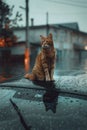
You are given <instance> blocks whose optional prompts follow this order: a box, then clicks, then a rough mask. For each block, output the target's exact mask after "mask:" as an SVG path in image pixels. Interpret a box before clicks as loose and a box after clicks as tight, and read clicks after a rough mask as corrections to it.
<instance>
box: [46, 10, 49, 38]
mask: <svg viewBox="0 0 87 130" xmlns="http://www.w3.org/2000/svg"><path fill="white" fill-rule="evenodd" d="M48 20H49V14H48V12H47V13H46V27H47V31H46V32H47V34H46V35H47V36H48V33H49V24H48Z"/></svg>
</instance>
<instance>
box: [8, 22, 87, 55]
mask: <svg viewBox="0 0 87 130" xmlns="http://www.w3.org/2000/svg"><path fill="white" fill-rule="evenodd" d="M25 31H26V28H25V27H16V28H13V33H14V35H16V36H17V37H18V41H17V43H18V45H19V46H20V48H19V47H17V46H14V47H11V50H12V52H11V53H12V54H15V55H16V54H19V55H21V54H23V53H24V51H25V42H26V39H25V38H26V37H25V34H26V33H25ZM49 33H52V34H53V40H54V45H55V48H56V49H57V54H58V55H60V56H61V55H62V56H64V55H65V54H68V55H69V53H70V55H71V57H73V55H74V54H75V53H73V51H75V50H76V51H78V50H79V51H81V50H87V33H85V32H82V31H80V30H79V26H78V23H65V24H49V25H48V24H47V25H38V26H34V22H33V20H32V22H31V26H30V27H29V44H30V46H31V49H32V53H35V52H37V51H38V48H39V47H40V43H41V41H40V35H43V36H47V35H48V34H49ZM15 45H17V44H15ZM66 52H67V53H66ZM71 52H72V53H71Z"/></svg>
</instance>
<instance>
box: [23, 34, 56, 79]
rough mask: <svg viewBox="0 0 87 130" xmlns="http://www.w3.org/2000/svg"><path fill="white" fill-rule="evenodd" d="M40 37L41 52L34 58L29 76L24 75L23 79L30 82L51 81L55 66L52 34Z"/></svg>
mask: <svg viewBox="0 0 87 130" xmlns="http://www.w3.org/2000/svg"><path fill="white" fill-rule="evenodd" d="M40 37H41V51H40V53H39V54H38V55H37V57H36V61H35V65H34V67H33V69H32V73H31V74H26V75H25V78H28V79H30V80H45V81H52V80H53V73H54V65H55V49H54V44H53V38H52V34H49V35H48V36H47V37H43V36H42V35H41V36H40Z"/></svg>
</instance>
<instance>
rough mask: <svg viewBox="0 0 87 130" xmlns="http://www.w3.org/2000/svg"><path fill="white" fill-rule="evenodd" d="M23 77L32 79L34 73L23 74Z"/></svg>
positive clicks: (33, 78)
mask: <svg viewBox="0 0 87 130" xmlns="http://www.w3.org/2000/svg"><path fill="white" fill-rule="evenodd" d="M24 78H26V79H29V80H32V81H33V80H35V75H34V74H25V76H24Z"/></svg>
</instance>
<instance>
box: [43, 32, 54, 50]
mask: <svg viewBox="0 0 87 130" xmlns="http://www.w3.org/2000/svg"><path fill="white" fill-rule="evenodd" d="M40 37H41V46H42V48H43V49H44V50H51V49H52V48H54V45H53V38H52V34H51V33H50V34H49V35H48V36H47V37H44V36H42V35H40Z"/></svg>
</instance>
